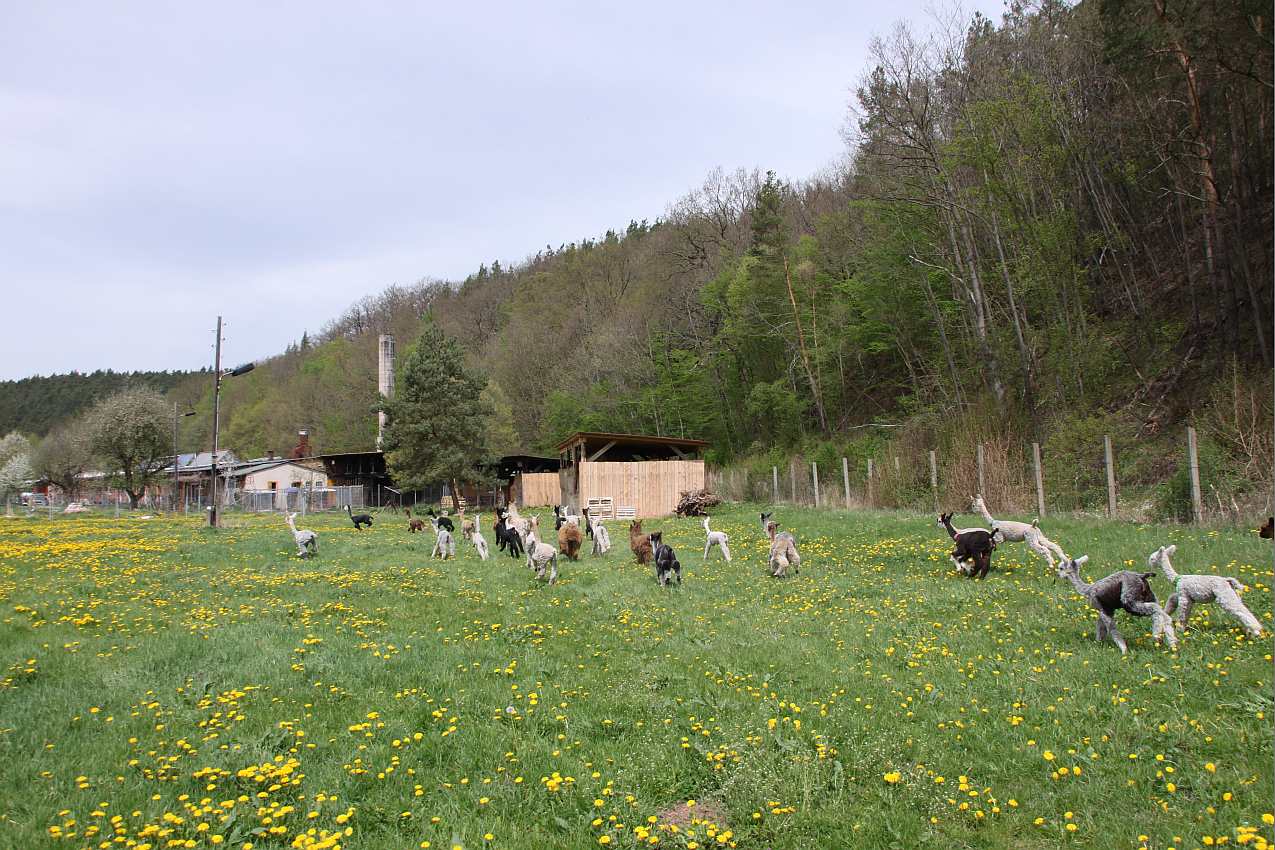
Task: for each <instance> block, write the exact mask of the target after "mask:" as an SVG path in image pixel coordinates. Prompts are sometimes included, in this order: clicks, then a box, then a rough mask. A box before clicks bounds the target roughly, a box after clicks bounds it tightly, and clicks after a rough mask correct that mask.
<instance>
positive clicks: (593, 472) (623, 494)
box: [570, 460, 704, 517]
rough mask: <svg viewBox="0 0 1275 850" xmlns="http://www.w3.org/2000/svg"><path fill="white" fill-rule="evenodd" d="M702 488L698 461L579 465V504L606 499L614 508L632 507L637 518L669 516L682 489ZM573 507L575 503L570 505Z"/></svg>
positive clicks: (701, 469)
mask: <svg viewBox="0 0 1275 850" xmlns="http://www.w3.org/2000/svg"><path fill="white" fill-rule="evenodd" d="M703 486H704V461H702V460H648V461H639V462H632V463H624V462H604V461H595V462H589V461H585V462H583V463H581V464H580V492H579V494H577V497H576V498H577V500H578V501H579V502H580V503H584V502H587V501H588V500H589V499H597V498H606V497H610V498H611V499H613V500H614V504H615V506H616V507H617V508H620V507H628V506H632V507H633V508H634V509H635V510H636V512H637V515H638V516H639V517H653V516H666V515H668V514H671V513H673V509H674V508H675V507H677V500H678V498H679V497H680V496H681V494H682V491H683V490H698V489H700V488H702V487H703ZM570 504H571V506H572V507H573V508H574V507H576V502H575V501H572V502H570Z"/></svg>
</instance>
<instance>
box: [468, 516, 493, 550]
mask: <svg viewBox="0 0 1275 850" xmlns="http://www.w3.org/2000/svg"><path fill="white" fill-rule="evenodd" d="M482 518H483V515H482V514H474V523H473V528H472V529H471V530H470V532H469V542H470V543H473V544H474V548H475V549H476V550H478V559H479V560H481V561H485V560H487V556H488V554H490V553H489V551H488V549H487V538H485V537H483V532H482V528H483V525H482ZM466 522H468V520H466ZM461 527H462V528H463V527H464V526H461Z"/></svg>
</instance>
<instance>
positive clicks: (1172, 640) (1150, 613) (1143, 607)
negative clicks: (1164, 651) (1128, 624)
mask: <svg viewBox="0 0 1275 850" xmlns="http://www.w3.org/2000/svg"><path fill="white" fill-rule="evenodd" d="M1184 605H1185V603H1184ZM1125 609H1126V610H1127V611H1128V612H1129V613H1130V614H1136V615H1137V616H1139V617H1150V618H1151V636H1152V637H1154V638H1155V639H1156V641H1157V642H1158V641H1159V640H1160V637H1161V636H1163V637H1164V639H1165V640H1166V641H1168V643H1169V648H1170V649H1176V648H1177V645H1178V636H1177V635H1176V634H1174V632H1173V621H1172V620H1170V619H1169V615H1168V614H1166V613H1164V609H1163V608H1161V607H1160V606H1159V605H1157V604H1155V603H1154V602H1129V603H1126V604H1125Z"/></svg>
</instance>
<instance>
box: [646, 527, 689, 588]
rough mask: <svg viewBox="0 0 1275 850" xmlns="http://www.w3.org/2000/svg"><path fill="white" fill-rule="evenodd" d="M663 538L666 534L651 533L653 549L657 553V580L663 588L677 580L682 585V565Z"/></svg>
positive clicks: (660, 532)
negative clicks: (674, 579)
mask: <svg viewBox="0 0 1275 850" xmlns="http://www.w3.org/2000/svg"><path fill="white" fill-rule="evenodd" d="M663 538H664V532H662V531H652V532H651V548H652V549H653V550H654V552H655V580H656V581H658V582H659V583H660V585H661V586H663V585H666V584H668V583H669V581H671V580H672V579H673V578H676V579H677V583H678V584H681V583H682V564H681V562H680V561H678V560H677V555H676V554H674V552H673V547H672V546H669V545H668V544H667V543H665V542H664V539H663Z"/></svg>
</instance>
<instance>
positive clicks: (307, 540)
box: [283, 514, 319, 558]
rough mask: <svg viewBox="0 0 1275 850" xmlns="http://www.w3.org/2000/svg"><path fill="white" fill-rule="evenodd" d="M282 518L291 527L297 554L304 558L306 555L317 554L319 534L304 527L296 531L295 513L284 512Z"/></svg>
mask: <svg viewBox="0 0 1275 850" xmlns="http://www.w3.org/2000/svg"><path fill="white" fill-rule="evenodd" d="M283 519H284V521H285V522H286V523H288V528H290V529H292V539H293V540H295V541H296V542H297V554H298V555H300V556H301V557H302V558H304V557H306V556H308V555H317V554H319V535H317V534H315V533H314V532H313V531H310V530H309V529H306V528H303V529H301V530H300V531H298V530H297V523H296V519H297V515H296V514H284V515H283Z"/></svg>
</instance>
